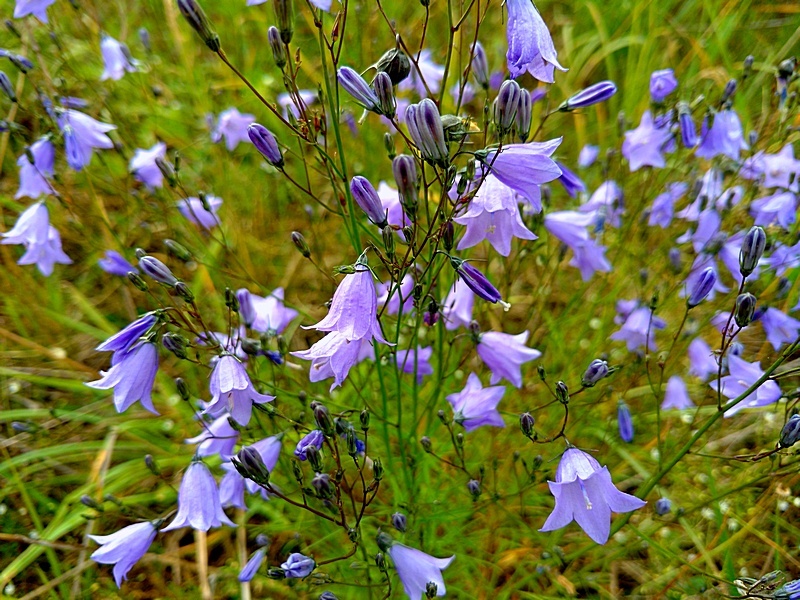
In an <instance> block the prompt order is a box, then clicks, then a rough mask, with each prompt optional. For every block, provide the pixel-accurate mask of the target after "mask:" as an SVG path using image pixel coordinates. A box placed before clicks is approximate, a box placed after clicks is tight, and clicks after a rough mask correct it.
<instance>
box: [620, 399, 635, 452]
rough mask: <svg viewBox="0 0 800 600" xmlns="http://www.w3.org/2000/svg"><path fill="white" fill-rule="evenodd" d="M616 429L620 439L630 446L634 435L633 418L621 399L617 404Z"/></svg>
mask: <svg viewBox="0 0 800 600" xmlns="http://www.w3.org/2000/svg"><path fill="white" fill-rule="evenodd" d="M617 428H618V430H619V437H620V439H622V441H623V442H625V443H626V444H630V443H631V442H632V441H633V435H634V429H633V417H632V416H631V409H630V407H629V406H628V405H627V403H626V402H625V401H624V400H622V399H620V400H619V401H618V402H617Z"/></svg>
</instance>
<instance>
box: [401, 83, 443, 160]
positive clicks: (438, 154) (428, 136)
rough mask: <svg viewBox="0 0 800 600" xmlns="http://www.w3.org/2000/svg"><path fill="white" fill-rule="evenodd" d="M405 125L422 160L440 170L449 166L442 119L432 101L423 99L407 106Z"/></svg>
mask: <svg viewBox="0 0 800 600" xmlns="http://www.w3.org/2000/svg"><path fill="white" fill-rule="evenodd" d="M406 125H407V127H408V132H409V134H410V136H411V139H412V140H413V142H414V145H415V146H416V147H417V149H418V150H419V152H420V154H421V155H422V158H423V159H425V160H426V161H428V162H429V163H431V164H434V165H437V166H439V167H442V168H446V167H447V166H448V165H449V164H450V151H449V150H448V148H447V142H446V141H445V137H444V128H443V127H442V119H441V116H440V115H439V109H438V108H437V107H436V104H434V102H433V100H431V99H430V98H425V99H424V100H422V102H420V103H419V104H411V105H410V106H408V107H407V108H406Z"/></svg>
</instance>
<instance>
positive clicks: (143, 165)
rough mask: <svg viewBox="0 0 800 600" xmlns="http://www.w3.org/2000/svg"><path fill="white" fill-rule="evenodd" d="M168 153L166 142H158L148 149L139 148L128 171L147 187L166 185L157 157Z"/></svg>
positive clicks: (153, 187)
mask: <svg viewBox="0 0 800 600" xmlns="http://www.w3.org/2000/svg"><path fill="white" fill-rule="evenodd" d="M166 155H167V145H166V144H165V143H164V142H158V143H157V144H156V145H154V146H153V147H151V148H149V149H147V150H144V149H142V148H138V149H137V150H136V151H135V152H134V153H133V158H131V161H130V163H129V164H128V171H130V172H131V173H133V177H134V179H136V180H137V181H140V182H142V183H143V184H144V185H145V186H147V189H149V190H154V189H155V188H160V187H161V186H162V185H164V175H163V173H162V172H161V169H159V168H158V165H156V159H157V158H160V159H164V157H165V156H166Z"/></svg>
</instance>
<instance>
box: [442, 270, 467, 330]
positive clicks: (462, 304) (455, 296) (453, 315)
mask: <svg viewBox="0 0 800 600" xmlns="http://www.w3.org/2000/svg"><path fill="white" fill-rule="evenodd" d="M474 304H475V292H473V291H472V290H471V289H469V286H467V285H462V284H459V282H458V281H456V282H454V283H453V285H452V287H451V288H450V291H449V292H448V294H447V298H445V300H444V302H443V303H442V316H443V317H444V327H445V329H447V330H448V331H453V330H455V329H458V328H459V327H466V328H468V327H469V324H470V323H471V322H472V307H473V305H474Z"/></svg>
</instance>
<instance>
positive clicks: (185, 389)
mask: <svg viewBox="0 0 800 600" xmlns="http://www.w3.org/2000/svg"><path fill="white" fill-rule="evenodd" d="M175 387H176V388H177V389H178V395H179V396H180V397H181V400H183V401H184V402H188V401H189V400H191V399H192V395H191V393H189V386H188V385H187V384H186V382H185V381H184V380H183V378H182V377H176V378H175Z"/></svg>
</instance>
